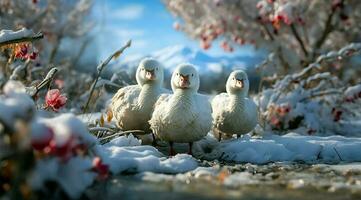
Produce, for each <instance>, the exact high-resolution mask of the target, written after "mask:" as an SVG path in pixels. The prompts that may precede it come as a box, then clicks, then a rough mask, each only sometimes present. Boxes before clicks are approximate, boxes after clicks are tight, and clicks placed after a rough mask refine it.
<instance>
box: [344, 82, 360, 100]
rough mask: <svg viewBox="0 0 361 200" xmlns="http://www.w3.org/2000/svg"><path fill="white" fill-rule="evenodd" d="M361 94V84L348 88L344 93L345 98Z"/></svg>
mask: <svg viewBox="0 0 361 200" xmlns="http://www.w3.org/2000/svg"><path fill="white" fill-rule="evenodd" d="M360 93H361V84H358V85H355V86H352V87H349V88H347V89H346V91H345V96H346V97H353V96H355V95H359V94H360Z"/></svg>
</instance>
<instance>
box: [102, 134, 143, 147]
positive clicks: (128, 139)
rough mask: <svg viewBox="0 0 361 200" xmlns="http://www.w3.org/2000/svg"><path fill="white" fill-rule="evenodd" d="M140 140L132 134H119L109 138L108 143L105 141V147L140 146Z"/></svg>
mask: <svg viewBox="0 0 361 200" xmlns="http://www.w3.org/2000/svg"><path fill="white" fill-rule="evenodd" d="M140 145H141V141H140V140H138V139H137V138H135V137H134V136H133V135H132V134H130V135H129V136H120V137H118V138H115V139H113V140H111V141H110V142H109V143H106V144H105V146H106V147H112V146H116V147H123V146H140Z"/></svg>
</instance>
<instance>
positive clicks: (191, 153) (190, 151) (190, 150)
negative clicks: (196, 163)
mask: <svg viewBox="0 0 361 200" xmlns="http://www.w3.org/2000/svg"><path fill="white" fill-rule="evenodd" d="M192 147H193V142H190V143H189V151H188V154H189V155H191V156H193V152H192Z"/></svg>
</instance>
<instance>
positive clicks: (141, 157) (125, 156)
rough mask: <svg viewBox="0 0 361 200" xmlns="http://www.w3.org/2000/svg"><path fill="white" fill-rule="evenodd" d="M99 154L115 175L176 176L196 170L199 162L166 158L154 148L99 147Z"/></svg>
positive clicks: (185, 156) (186, 158)
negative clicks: (151, 174)
mask: <svg viewBox="0 0 361 200" xmlns="http://www.w3.org/2000/svg"><path fill="white" fill-rule="evenodd" d="M97 153H98V154H99V155H100V156H101V157H102V159H103V161H104V163H105V164H108V165H109V166H110V171H111V172H112V173H113V174H119V173H125V172H127V173H137V172H145V171H148V172H157V173H167V174H176V173H184V172H187V171H190V170H193V169H195V168H196V167H197V166H198V163H197V161H196V160H195V159H194V158H193V157H192V156H190V155H186V154H178V155H176V156H174V157H170V158H166V157H164V155H163V154H162V153H160V152H159V151H158V150H157V149H156V148H154V147H152V146H124V147H118V146H98V148H97Z"/></svg>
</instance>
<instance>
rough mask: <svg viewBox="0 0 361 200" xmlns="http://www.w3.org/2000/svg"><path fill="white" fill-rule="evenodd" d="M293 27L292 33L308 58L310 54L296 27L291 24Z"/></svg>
mask: <svg viewBox="0 0 361 200" xmlns="http://www.w3.org/2000/svg"><path fill="white" fill-rule="evenodd" d="M290 27H291V31H292V34H293V35H294V36H295V38H296V40H297V41H298V43H299V44H300V46H301V49H302V51H303V53H304V54H305V56H306V57H307V56H308V52H307V50H306V47H305V44H304V43H303V41H302V39H301V36H300V35H299V34H298V32H297V29H296V27H295V25H293V24H291V25H290Z"/></svg>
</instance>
